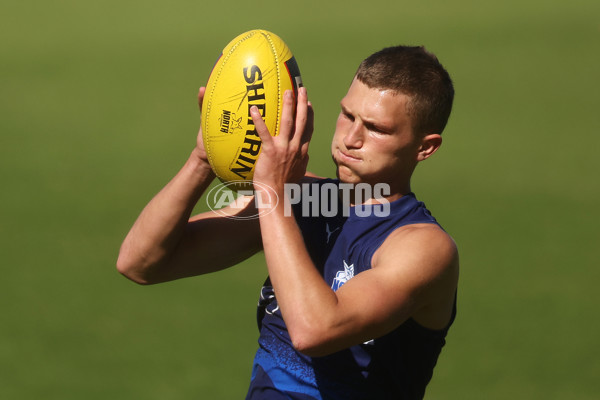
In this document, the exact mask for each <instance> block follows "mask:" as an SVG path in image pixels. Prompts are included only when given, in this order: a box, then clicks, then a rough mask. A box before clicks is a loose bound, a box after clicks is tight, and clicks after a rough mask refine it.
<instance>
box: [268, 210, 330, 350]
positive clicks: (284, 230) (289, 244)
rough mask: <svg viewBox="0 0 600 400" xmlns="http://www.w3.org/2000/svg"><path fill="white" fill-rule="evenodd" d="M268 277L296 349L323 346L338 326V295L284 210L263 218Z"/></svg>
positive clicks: (310, 348) (290, 217)
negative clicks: (333, 326)
mask: <svg viewBox="0 0 600 400" xmlns="http://www.w3.org/2000/svg"><path fill="white" fill-rule="evenodd" d="M260 223H261V232H262V236H263V248H264V252H265V258H266V261H267V267H268V270H269V276H270V279H271V283H272V284H273V288H274V290H275V295H276V296H277V302H278V304H279V307H280V309H281V313H282V315H283V318H284V320H285V323H286V326H287V328H288V332H289V333H290V337H291V338H292V342H293V343H294V346H295V347H296V349H298V350H300V351H302V352H306V353H307V354H308V353H310V352H311V350H312V349H313V348H314V347H316V346H320V345H321V344H322V343H321V339H322V338H323V335H322V332H324V331H326V330H327V329H328V327H329V326H330V324H334V323H335V312H336V307H337V296H336V294H335V293H334V292H333V290H331V288H330V287H329V286H328V285H327V284H326V283H325V281H324V280H323V278H322V276H321V274H320V273H319V272H318V270H317V269H316V267H315V266H314V264H313V262H312V259H311V258H310V255H309V254H308V252H307V250H306V247H305V245H304V240H303V238H302V234H301V232H300V229H299V228H298V226H297V224H296V221H295V219H294V217H293V216H285V215H284V213H283V207H279V208H278V209H276V210H275V211H273V212H271V213H265V214H262V215H261V217H260Z"/></svg>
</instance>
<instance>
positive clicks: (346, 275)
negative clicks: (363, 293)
mask: <svg viewBox="0 0 600 400" xmlns="http://www.w3.org/2000/svg"><path fill="white" fill-rule="evenodd" d="M353 277H354V264H350V265H348V264H346V261H345V260H344V270H343V271H338V272H337V273H336V274H335V278H334V279H333V284H332V285H331V288H332V289H333V291H334V292H335V291H337V290H338V289H339V288H341V287H342V285H343V284H344V283H346V282H348V281H349V280H350V279H352V278H353Z"/></svg>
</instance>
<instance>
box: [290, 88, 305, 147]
mask: <svg viewBox="0 0 600 400" xmlns="http://www.w3.org/2000/svg"><path fill="white" fill-rule="evenodd" d="M307 112H308V95H307V93H306V88H305V87H301V88H299V89H298V101H297V105H296V126H295V134H294V138H293V141H294V143H295V144H299V143H300V141H301V140H302V134H303V132H304V128H305V127H306V121H307V117H308V115H307Z"/></svg>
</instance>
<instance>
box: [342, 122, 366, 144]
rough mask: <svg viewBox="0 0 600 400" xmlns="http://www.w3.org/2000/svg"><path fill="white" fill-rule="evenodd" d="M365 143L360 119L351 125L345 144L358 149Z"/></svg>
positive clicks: (345, 137)
mask: <svg viewBox="0 0 600 400" xmlns="http://www.w3.org/2000/svg"><path fill="white" fill-rule="evenodd" d="M362 145H363V132H362V129H361V127H360V122H359V120H358V119H356V120H355V121H354V123H353V124H352V125H351V126H350V129H349V130H348V132H347V133H346V135H345V136H344V146H346V148H347V149H358V148H361V147H362Z"/></svg>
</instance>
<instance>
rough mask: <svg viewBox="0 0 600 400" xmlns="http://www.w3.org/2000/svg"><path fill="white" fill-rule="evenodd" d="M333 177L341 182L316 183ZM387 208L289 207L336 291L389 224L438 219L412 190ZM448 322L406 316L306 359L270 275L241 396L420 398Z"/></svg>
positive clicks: (261, 399) (366, 261)
mask: <svg viewBox="0 0 600 400" xmlns="http://www.w3.org/2000/svg"><path fill="white" fill-rule="evenodd" d="M331 182H334V183H336V184H337V183H338V182H337V181H334V180H322V181H320V184H323V183H331ZM388 205H389V215H388V216H385V217H381V216H377V215H376V214H377V213H376V212H375V211H376V210H375V209H374V208H375V207H380V206H381V205H371V206H358V207H352V208H350V209H349V211H348V212H347V213H345V214H344V213H342V212H341V210H340V213H338V215H336V216H334V217H323V216H317V217H302V216H300V213H301V209H300V207H296V208H295V209H294V212H295V214H296V219H297V222H298V225H299V227H300V229H301V231H302V234H303V237H304V241H305V244H306V247H307V249H308V252H309V254H310V256H311V258H312V260H313V262H314V264H315V266H316V267H317V268H318V269H319V271H320V272H321V274H322V275H323V277H324V279H325V281H326V282H327V283H328V284H329V285H330V287H331V288H332V289H333V290H334V291H335V290H337V289H339V288H340V287H341V286H342V285H343V284H344V283H346V282H347V281H348V280H349V279H352V277H354V276H355V275H357V274H359V273H361V272H363V271H365V270H367V269H369V268H371V258H372V256H373V254H374V253H375V251H376V250H377V249H378V248H379V246H380V245H381V244H382V243H383V241H384V240H385V239H386V238H387V236H388V235H389V234H390V233H391V232H392V231H393V230H394V229H396V228H398V227H400V226H404V225H408V224H416V223H432V224H437V222H436V220H435V219H434V218H433V217H432V216H431V214H430V213H429V211H428V210H427V209H426V208H425V205H424V204H423V203H421V202H419V201H417V199H416V198H415V196H414V194H412V193H410V194H408V195H405V196H403V197H401V198H400V199H398V200H396V201H394V202H391V203H389V204H388ZM359 207H364V208H359ZM369 214H370V216H364V215H369ZM344 215H346V216H344ZM315 311H316V312H318V310H315ZM452 319H454V316H453V317H452ZM451 323H452V321H451V322H450V323H449V324H448V327H447V328H446V329H443V330H430V329H426V328H424V327H422V326H421V325H419V324H417V323H416V322H415V321H414V320H412V319H409V320H407V321H406V322H405V323H403V324H402V325H400V326H399V327H398V328H396V329H395V330H393V331H392V332H390V333H388V334H387V335H384V336H383V337H380V338H375V339H374V340H369V341H367V342H365V343H363V344H361V345H357V346H353V347H350V348H349V349H346V350H342V351H339V352H337V353H334V354H331V355H328V356H325V357H309V356H306V355H304V354H302V353H299V352H297V351H296V350H294V348H293V346H292V343H291V339H290V337H289V334H288V332H287V328H286V326H285V322H284V321H283V318H282V316H281V312H280V311H279V306H278V305H277V299H276V298H275V295H274V292H273V288H272V287H271V283H270V281H269V279H267V281H266V282H265V285H264V286H263V288H262V290H261V296H260V300H259V304H258V324H259V329H260V337H259V349H258V350H257V353H256V356H255V359H254V366H253V370H252V381H251V384H250V389H249V391H248V396H247V398H246V399H253V400H277V399H299V400H305V399H306V400H308V399H325V400H336V399H340V400H342V399H343V400H352V399H357V400H358V399H362V400H364V399H377V400H385V399H421V398H422V397H423V396H424V392H425V386H426V385H427V383H428V382H429V380H430V379H431V375H432V372H433V367H434V366H435V363H436V361H437V358H438V355H439V353H440V351H441V349H442V347H443V345H444V343H445V336H446V333H447V331H448V328H449V327H450V325H451Z"/></svg>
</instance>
